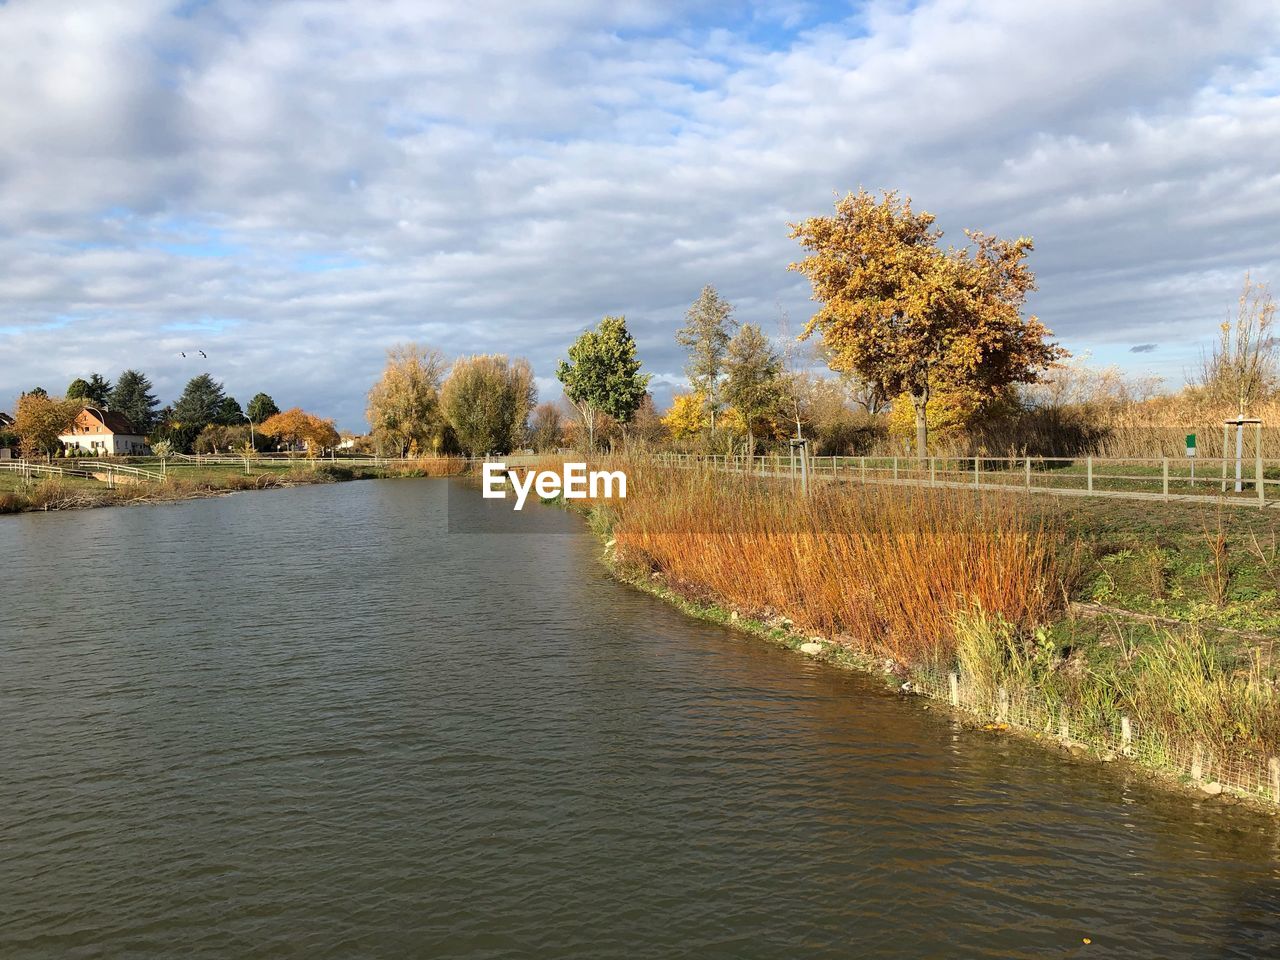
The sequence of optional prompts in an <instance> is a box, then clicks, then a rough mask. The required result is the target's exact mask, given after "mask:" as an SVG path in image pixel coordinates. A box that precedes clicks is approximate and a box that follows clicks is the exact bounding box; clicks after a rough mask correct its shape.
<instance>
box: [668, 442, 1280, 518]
mask: <svg viewBox="0 0 1280 960" xmlns="http://www.w3.org/2000/svg"><path fill="white" fill-rule="evenodd" d="M655 456H656V459H657V461H658V462H659V463H661V464H664V465H667V466H671V467H679V468H690V467H695V466H703V467H707V468H710V469H713V470H722V471H725V472H728V473H753V474H756V475H761V476H774V477H791V478H794V479H797V480H803V481H808V480H810V479H812V480H815V481H823V480H826V481H832V480H834V481H843V482H857V483H874V484H898V485H907V486H933V487H970V488H973V489H977V490H1023V491H1026V492H1030V493H1049V494H1058V495H1065V496H1089V497H1118V498H1126V499H1142V500H1180V501H1188V502H1193V503H1194V502H1199V503H1214V504H1217V503H1228V504H1235V505H1242V506H1254V507H1277V506H1280V460H1270V459H1264V458H1262V457H1251V458H1247V459H1241V460H1236V459H1235V458H1222V457H1203V458H1198V459H1197V458H1192V457H1188V458H1184V459H1182V460H1178V459H1175V458H1172V457H1146V458H1142V457H1124V458H1121V457H1093V456H1085V457H941V456H939V457H924V458H918V457H897V456H884V457H872V456H866V457H841V456H830V457H814V456H808V457H806V456H805V455H803V454H800V453H796V454H792V455H790V456H788V455H785V454H782V455H778V454H775V455H771V456H753V457H745V456H702V455H697V454H682V453H659V454H656V455H655Z"/></svg>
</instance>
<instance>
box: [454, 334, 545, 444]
mask: <svg viewBox="0 0 1280 960" xmlns="http://www.w3.org/2000/svg"><path fill="white" fill-rule="evenodd" d="M537 394H538V391H537V387H536V385H535V384H534V382H533V368H532V367H530V366H529V361H528V360H524V359H517V360H514V361H511V362H508V360H507V358H506V357H505V356H502V355H489V356H483V355H482V356H474V357H460V358H459V359H458V360H456V361H455V362H454V364H453V367H452V368H451V369H450V371H449V378H448V379H447V380H445V382H444V386H442V387H441V388H440V409H441V411H442V413H443V414H444V418H445V420H446V421H447V422H448V424H449V426H450V427H452V428H453V432H454V435H455V436H456V437H457V439H458V444H459V446H461V447H462V449H463V450H465V451H466V452H467V453H468V454H470V455H471V456H473V457H476V456H485V455H487V454H490V453H509V452H511V450H513V449H515V447H517V446H518V445H519V443H520V440H521V439H522V438H523V436H524V428H525V421H526V420H527V419H528V417H529V411H530V410H531V409H532V408H533V404H534V402H535V401H536V400H537Z"/></svg>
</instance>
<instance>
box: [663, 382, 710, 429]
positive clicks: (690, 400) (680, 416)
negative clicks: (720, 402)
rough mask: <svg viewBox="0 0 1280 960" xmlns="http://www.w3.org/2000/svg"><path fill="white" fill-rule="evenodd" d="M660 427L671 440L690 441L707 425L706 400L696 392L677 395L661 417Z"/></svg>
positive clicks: (699, 392)
mask: <svg viewBox="0 0 1280 960" xmlns="http://www.w3.org/2000/svg"><path fill="white" fill-rule="evenodd" d="M662 425H663V426H664V427H666V428H667V433H668V434H670V436H671V439H672V440H675V441H683V440H692V439H693V438H694V437H696V436H698V434H700V433H701V432H702V430H703V429H704V428H705V427H706V425H707V398H706V397H704V396H703V395H702V393H701V391H698V390H694V391H693V392H691V393H677V394H676V395H675V396H674V397H672V398H671V406H670V407H669V408H668V409H667V412H666V413H665V414H664V415H663V417H662Z"/></svg>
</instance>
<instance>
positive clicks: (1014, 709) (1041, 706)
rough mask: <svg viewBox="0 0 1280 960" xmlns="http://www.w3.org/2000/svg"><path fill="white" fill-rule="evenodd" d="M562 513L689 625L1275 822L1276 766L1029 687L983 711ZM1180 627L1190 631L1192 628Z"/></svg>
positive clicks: (933, 675) (896, 662)
mask: <svg viewBox="0 0 1280 960" xmlns="http://www.w3.org/2000/svg"><path fill="white" fill-rule="evenodd" d="M558 503H559V505H560V506H562V507H566V508H568V509H572V510H575V512H578V513H580V514H582V515H583V516H584V518H585V520H586V523H587V526H588V528H589V530H590V531H591V532H592V533H593V534H594V535H595V536H596V537H597V539H598V540H599V541H600V543H601V544H602V546H603V547H604V551H603V556H602V558H601V560H602V562H603V564H604V565H605V567H606V569H607V570H608V571H609V573H610V575H611V576H612V577H613V578H614V579H615V580H617V581H618V582H620V583H622V584H624V585H626V586H630V587H632V588H635V589H638V590H641V591H643V592H645V593H648V594H650V595H652V596H654V597H656V598H658V599H661V600H663V601H664V602H666V603H668V604H670V605H672V606H675V607H676V608H678V609H680V610H681V611H682V612H684V613H685V614H687V615H689V616H692V617H694V618H696V619H699V620H703V621H706V622H711V623H715V624H718V625H721V626H726V627H731V628H733V629H735V630H737V631H738V632H741V633H745V634H748V635H751V636H753V637H754V638H756V639H762V640H765V641H767V642H769V643H772V644H774V645H776V646H781V647H785V648H787V649H789V650H793V651H795V652H797V653H800V654H802V655H804V656H807V657H809V658H810V659H815V660H819V661H821V662H824V663H827V664H829V665H831V666H836V667H839V668H841V669H845V670H857V671H859V672H861V673H864V674H866V675H868V676H874V677H876V678H878V679H879V680H881V681H882V682H884V683H885V685H886V689H887V690H888V691H890V692H894V693H897V694H898V695H900V696H903V697H908V696H910V697H920V698H923V700H924V701H925V703H926V704H928V706H926V707H925V709H931V710H937V709H942V710H945V711H946V713H947V715H948V716H950V717H951V718H953V719H954V720H955V721H956V722H958V723H960V724H961V725H962V726H963V727H965V728H966V729H970V730H972V731H973V732H982V733H997V734H1008V735H1014V736H1019V737H1022V738H1024V739H1026V740H1028V741H1032V742H1034V743H1036V744H1038V745H1041V746H1046V747H1049V748H1050V749H1051V750H1053V751H1055V752H1060V753H1064V754H1069V755H1070V756H1071V757H1074V758H1079V759H1088V760H1091V761H1093V762H1098V763H1104V764H1119V765H1122V766H1123V767H1124V769H1125V770H1126V771H1129V772H1132V773H1136V774H1138V775H1140V776H1141V777H1142V778H1143V779H1144V780H1150V781H1151V782H1153V783H1155V784H1158V785H1159V786H1160V787H1161V789H1163V790H1167V791H1171V792H1174V793H1177V794H1180V795H1182V796H1184V797H1185V798H1187V799H1193V800H1201V801H1214V803H1215V805H1216V806H1223V807H1228V806H1231V807H1235V806H1239V807H1245V808H1247V809H1250V810H1253V811H1254V812H1256V813H1259V814H1262V815H1264V816H1267V817H1269V818H1275V817H1277V816H1280V797H1277V796H1276V790H1275V788H1274V770H1275V768H1274V763H1275V761H1271V763H1272V764H1273V766H1272V767H1271V770H1270V771H1268V769H1267V760H1266V758H1265V757H1262V758H1261V774H1260V775H1259V773H1258V765H1257V762H1256V758H1253V757H1252V755H1251V754H1247V753H1246V754H1235V753H1232V752H1227V753H1214V752H1213V750H1212V748H1211V747H1206V748H1205V752H1204V755H1203V757H1202V756H1201V755H1200V752H1199V749H1200V748H1199V744H1196V745H1195V748H1196V749H1195V751H1194V752H1192V750H1191V749H1190V748H1191V746H1192V744H1191V742H1190V740H1188V741H1186V742H1171V743H1165V744H1162V745H1161V746H1162V747H1163V749H1155V748H1154V744H1156V742H1157V741H1153V740H1151V739H1150V735H1149V734H1145V731H1143V730H1137V733H1139V734H1144V736H1137V735H1134V736H1133V737H1132V739H1130V726H1129V723H1130V722H1129V721H1128V720H1120V721H1118V722H1117V724H1116V729H1115V730H1113V731H1108V730H1106V729H1100V728H1099V727H1098V726H1097V725H1096V723H1094V722H1093V721H1095V720H1096V719H1097V718H1096V717H1094V716H1092V715H1090V714H1089V713H1087V712H1086V713H1084V714H1076V713H1073V712H1070V710H1068V712H1063V710H1064V707H1063V705H1060V704H1054V705H1053V706H1049V705H1048V701H1046V700H1045V699H1044V692H1043V691H1042V690H1041V689H1040V688H1039V687H1038V686H1035V685H1032V686H1017V685H1014V686H1010V687H1009V688H1008V692H1007V694H1006V692H1005V690H1003V689H1002V690H1001V691H1000V700H999V703H998V705H997V703H995V702H986V703H984V702H982V700H981V697H978V696H975V695H974V691H972V690H970V689H968V688H967V687H966V684H965V683H964V681H963V679H962V680H961V682H960V683H959V689H958V690H957V685H956V681H955V676H956V675H955V673H954V672H953V673H952V675H951V677H950V680H951V683H950V684H948V679H949V678H948V676H947V674H946V673H945V672H940V671H941V670H942V669H945V668H941V667H940V665H937V664H929V663H913V662H910V661H904V660H901V659H895V658H891V657H890V656H888V655H887V654H886V653H884V652H879V651H874V650H870V649H862V648H860V647H858V646H855V645H854V644H853V643H851V642H849V641H848V640H846V639H842V638H840V637H837V636H833V635H828V631H824V630H821V629H818V630H812V629H810V628H800V627H797V626H796V625H795V624H794V623H793V622H792V620H791V612H790V611H789V610H788V609H787V608H786V607H785V606H782V607H774V608H772V609H766V610H764V611H763V613H761V612H758V611H755V610H754V609H748V608H741V607H735V605H734V602H733V601H731V600H729V599H728V598H727V597H726V596H725V595H724V594H723V593H721V592H719V591H717V590H715V589H714V588H712V587H711V585H710V584H698V583H691V584H690V585H689V588H688V589H682V588H681V587H680V586H679V582H678V581H673V580H672V579H671V571H668V570H666V569H664V568H663V567H661V566H659V565H656V564H649V565H645V566H642V567H637V566H636V565H635V564H634V563H633V562H632V560H633V558H632V557H630V556H622V555H620V554H625V553H626V547H625V546H624V547H619V546H618V541H619V540H620V539H621V540H623V541H624V543H625V541H626V539H627V532H626V530H625V528H622V527H617V526H616V524H617V523H618V522H619V519H620V518H619V517H618V516H617V514H616V513H614V512H613V511H612V510H611V509H610V508H609V507H608V506H607V505H605V504H597V505H591V504H583V505H581V506H578V505H569V504H566V503H564V502H563V501H559V502H558ZM1087 606H1088V605H1086V604H1070V603H1069V604H1067V605H1066V608H1065V610H1064V611H1063V615H1065V616H1067V617H1069V618H1070V619H1071V620H1072V621H1078V622H1080V623H1087V622H1088V621H1089V616H1088V614H1087V613H1086V612H1085V611H1084V610H1080V611H1077V610H1075V609H1074V607H1087ZM1126 612H1128V611H1126ZM1132 616H1133V617H1134V618H1135V619H1136V620H1142V619H1145V618H1144V615H1143V613H1141V612H1139V611H1132ZM1183 626H1184V627H1187V628H1194V624H1184V625H1183ZM1084 629H1088V628H1087V627H1086V628H1084ZM1238 635H1239V634H1237V636H1238ZM1067 719H1069V720H1070V727H1068V725H1067ZM1060 723H1061V726H1060V725H1059V724H1060ZM1140 726H1141V724H1138V727H1140ZM1135 729H1136V728H1135ZM1241 764H1244V766H1241ZM1242 771H1245V775H1242ZM1268 773H1270V776H1268Z"/></svg>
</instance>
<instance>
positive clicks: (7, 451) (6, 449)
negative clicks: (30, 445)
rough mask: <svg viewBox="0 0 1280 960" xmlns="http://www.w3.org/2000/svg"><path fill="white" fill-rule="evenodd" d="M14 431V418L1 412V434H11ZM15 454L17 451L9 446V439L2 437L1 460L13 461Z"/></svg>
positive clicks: (0, 446)
mask: <svg viewBox="0 0 1280 960" xmlns="http://www.w3.org/2000/svg"><path fill="white" fill-rule="evenodd" d="M12 429H13V417H11V416H9V415H8V414H7V413H5V412H4V411H2V410H0V434H6V433H9V432H10V431H12ZM15 453H16V451H15V449H14V448H13V447H11V446H9V443H8V440H7V438H6V437H3V436H0V460H12V459H14V455H15Z"/></svg>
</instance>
